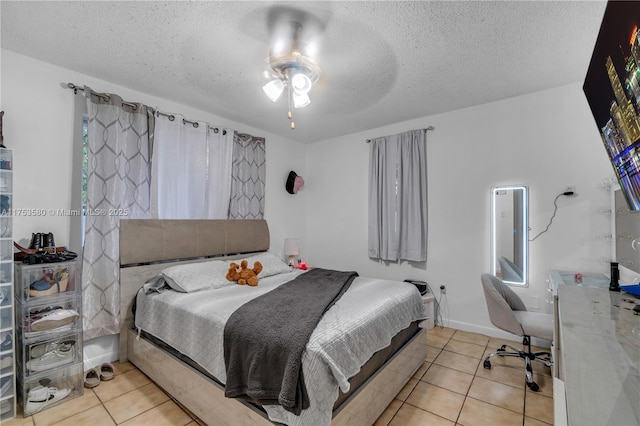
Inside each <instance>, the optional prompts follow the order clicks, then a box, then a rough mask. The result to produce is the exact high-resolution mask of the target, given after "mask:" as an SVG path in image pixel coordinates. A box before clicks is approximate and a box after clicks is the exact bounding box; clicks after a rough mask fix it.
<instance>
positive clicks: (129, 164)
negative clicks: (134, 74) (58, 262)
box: [82, 87, 154, 340]
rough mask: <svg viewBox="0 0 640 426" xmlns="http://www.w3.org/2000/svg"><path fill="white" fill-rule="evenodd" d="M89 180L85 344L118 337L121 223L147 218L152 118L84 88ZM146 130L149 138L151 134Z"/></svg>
mask: <svg viewBox="0 0 640 426" xmlns="http://www.w3.org/2000/svg"><path fill="white" fill-rule="evenodd" d="M84 93H85V95H86V96H87V110H88V115H89V122H88V164H89V170H88V178H87V201H86V209H87V210H86V212H85V232H84V249H83V257H82V302H83V317H84V339H85V340H88V339H92V338H94V337H99V336H104V335H109V334H117V333H119V332H120V289H119V286H118V283H119V279H120V277H119V261H120V259H119V258H120V251H119V229H120V219H121V218H126V219H142V218H147V217H149V216H150V201H149V200H150V177H151V173H150V156H149V154H150V152H149V151H150V150H149V147H150V139H152V138H153V136H152V132H153V128H154V126H153V119H154V118H153V112H152V111H151V109H150V108H147V107H146V106H144V105H141V104H131V103H126V104H123V101H122V99H121V98H120V97H118V96H116V95H112V94H109V95H105V94H99V93H96V92H94V91H92V90H91V89H90V88H88V87H85V90H84ZM150 129H151V132H150Z"/></svg>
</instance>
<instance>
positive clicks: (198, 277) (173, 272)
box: [162, 260, 231, 293]
mask: <svg viewBox="0 0 640 426" xmlns="http://www.w3.org/2000/svg"><path fill="white" fill-rule="evenodd" d="M228 271H229V265H228V264H227V263H226V262H223V261H220V260H211V261H208V262H199V263H190V264H187V265H177V266H172V267H170V268H167V269H165V270H163V271H162V276H163V277H164V279H165V281H166V282H167V284H169V286H170V287H171V288H172V289H174V290H176V291H180V292H183V293H191V292H193V291H198V290H204V289H207V288H220V287H223V286H225V285H228V284H231V282H230V281H228V280H227V278H226V277H227V272H228Z"/></svg>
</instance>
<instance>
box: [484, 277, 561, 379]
mask: <svg viewBox="0 0 640 426" xmlns="http://www.w3.org/2000/svg"><path fill="white" fill-rule="evenodd" d="M480 279H481V281H482V289H483V290H484V297H485V299H486V301H487V309H488V310H489V318H490V319H491V323H492V324H493V325H495V326H496V327H498V328H500V329H502V330H504V331H507V332H509V333H513V334H516V335H518V336H521V337H522V344H523V349H518V348H516V347H514V346H512V345H508V344H505V345H502V346H501V347H500V349H498V350H497V351H496V352H493V353H491V354H489V355H487V357H486V358H485V360H484V364H483V366H484V368H487V369H491V361H489V359H490V358H491V357H493V356H496V355H498V356H517V357H520V358H522V359H523V360H524V371H525V378H526V381H527V386H529V389H531V390H532V391H535V392H537V391H538V390H539V387H538V385H537V384H536V383H535V382H534V381H533V368H532V366H531V362H532V361H537V362H541V363H543V364H544V365H546V366H547V367H551V365H553V361H552V360H551V354H550V353H549V352H531V337H537V338H540V339H545V340H553V315H551V314H544V313H541V312H528V311H527V307H526V306H525V305H524V303H523V302H522V300H521V299H520V298H519V297H518V295H517V294H516V293H515V292H514V291H513V290H511V289H510V288H509V287H508V286H507V285H506V284H504V283H503V282H502V280H500V279H499V278H498V277H496V276H494V275H491V274H482V276H481V278H480ZM507 349H509V350H507Z"/></svg>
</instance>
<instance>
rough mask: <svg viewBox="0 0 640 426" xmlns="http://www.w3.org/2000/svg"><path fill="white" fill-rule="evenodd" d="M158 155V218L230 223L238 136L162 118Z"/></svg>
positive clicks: (155, 194)
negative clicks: (234, 152) (236, 137)
mask: <svg viewBox="0 0 640 426" xmlns="http://www.w3.org/2000/svg"><path fill="white" fill-rule="evenodd" d="M154 133H155V134H154V143H153V154H152V163H151V164H152V179H151V200H152V202H151V205H152V214H153V216H154V217H158V218H160V219H227V215H228V211H229V199H230V193H231V165H232V155H233V131H231V130H228V129H223V128H216V127H209V126H208V125H207V123H199V122H191V121H188V120H186V119H185V118H184V117H182V116H180V115H178V114H171V115H166V114H164V113H162V114H159V115H158V117H156V126H155V132H154Z"/></svg>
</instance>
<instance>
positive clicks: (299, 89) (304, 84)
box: [291, 72, 313, 98]
mask: <svg viewBox="0 0 640 426" xmlns="http://www.w3.org/2000/svg"><path fill="white" fill-rule="evenodd" d="M312 84H313V83H312V82H311V79H310V78H309V77H307V76H306V75H305V74H303V73H301V72H298V73H296V74H294V76H293V78H292V79H291V85H292V86H293V90H294V92H295V93H296V94H298V95H306V94H307V93H309V90H311V86H312ZM307 98H308V96H307Z"/></svg>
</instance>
